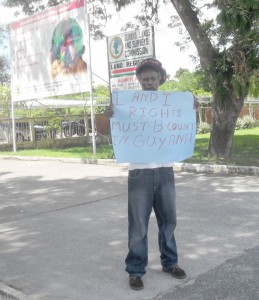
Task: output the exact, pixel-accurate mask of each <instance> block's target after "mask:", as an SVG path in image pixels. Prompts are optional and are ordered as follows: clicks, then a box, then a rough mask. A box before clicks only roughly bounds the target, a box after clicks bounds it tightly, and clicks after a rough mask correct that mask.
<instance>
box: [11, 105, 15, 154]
mask: <svg viewBox="0 0 259 300" xmlns="http://www.w3.org/2000/svg"><path fill="white" fill-rule="evenodd" d="M11 102H12V127H13V128H12V130H13V152H16V130H15V126H16V125H15V116H14V104H13V99H11Z"/></svg>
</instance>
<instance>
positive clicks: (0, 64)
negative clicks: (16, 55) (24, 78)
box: [0, 56, 10, 85]
mask: <svg viewBox="0 0 259 300" xmlns="http://www.w3.org/2000/svg"><path fill="white" fill-rule="evenodd" d="M9 70H10V66H9V60H8V59H7V57H5V56H0V85H4V84H6V85H8V84H10V73H9Z"/></svg>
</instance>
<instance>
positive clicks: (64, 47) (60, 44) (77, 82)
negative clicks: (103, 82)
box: [9, 0, 90, 102]
mask: <svg viewBox="0 0 259 300" xmlns="http://www.w3.org/2000/svg"><path fill="white" fill-rule="evenodd" d="M86 16H87V15H86V11H85V1H84V0H77V1H71V2H69V3H66V4H63V5H59V6H56V7H52V8H50V9H48V10H45V11H42V12H40V13H37V14H35V15H32V16H30V17H28V18H25V19H22V20H19V21H17V22H14V23H11V24H10V25H9V27H10V59H11V79H12V99H13V101H14V102H15V101H23V100H31V99H37V98H43V97H50V96H57V95H64V94H72V93H80V92H85V91H89V90H90V76H89V72H90V70H89V67H88V66H89V65H90V62H89V57H90V55H89V53H88V52H89V50H88V49H89V40H88V36H89V35H88V30H89V29H88V25H87V20H86Z"/></svg>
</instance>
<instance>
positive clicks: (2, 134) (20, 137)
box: [0, 123, 30, 143]
mask: <svg viewBox="0 0 259 300" xmlns="http://www.w3.org/2000/svg"><path fill="white" fill-rule="evenodd" d="M15 136H16V142H17V143H22V142H24V141H30V132H29V129H28V127H27V126H20V124H19V123H18V124H17V126H16V129H15ZM12 140H13V131H12V128H9V127H8V124H5V123H4V124H0V142H4V143H7V142H8V141H12Z"/></svg>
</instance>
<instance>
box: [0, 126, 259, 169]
mask: <svg viewBox="0 0 259 300" xmlns="http://www.w3.org/2000/svg"><path fill="white" fill-rule="evenodd" d="M208 144H209V134H197V135H196V143H195V150H194V154H193V156H192V157H191V158H189V159H187V160H186V161H185V162H187V163H203V164H226V165H239V166H257V167H259V127H255V128H252V129H245V130H237V131H236V132H235V136H234V143H233V147H232V155H231V158H230V159H228V160H220V159H216V158H209V157H208V156H207V149H208ZM0 155H10V156H38V157H59V158H97V159H109V158H113V150H112V147H111V146H109V145H98V146H97V149H96V155H94V154H93V150H92V146H88V147H73V148H66V149H35V150H19V151H17V152H7V151H1V152H0Z"/></svg>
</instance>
